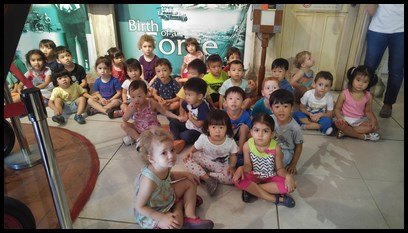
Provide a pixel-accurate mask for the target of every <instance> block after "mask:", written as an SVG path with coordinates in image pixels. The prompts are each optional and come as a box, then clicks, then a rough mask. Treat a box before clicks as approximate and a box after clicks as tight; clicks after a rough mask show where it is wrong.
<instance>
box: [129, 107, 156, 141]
mask: <svg viewBox="0 0 408 233" xmlns="http://www.w3.org/2000/svg"><path fill="white" fill-rule="evenodd" d="M133 119H134V124H135V128H136V131H137V132H138V133H139V134H140V133H143V132H144V131H146V130H148V129H150V128H151V127H153V126H160V122H159V120H158V119H157V113H156V112H154V111H153V110H152V106H151V100H148V103H147V104H146V106H145V107H144V108H142V109H140V110H139V111H136V112H135V113H134V114H133Z"/></svg>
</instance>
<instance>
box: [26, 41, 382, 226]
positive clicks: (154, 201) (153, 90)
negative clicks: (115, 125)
mask: <svg viewBox="0 0 408 233" xmlns="http://www.w3.org/2000/svg"><path fill="white" fill-rule="evenodd" d="M51 42H52V41H51ZM51 42H50V41H49V40H42V41H41V42H40V49H41V50H31V51H29V52H28V53H27V54H26V60H27V65H28V68H29V69H28V71H27V72H26V74H25V76H26V77H27V78H28V79H30V80H31V81H32V82H33V83H34V85H35V86H37V87H38V88H40V89H41V92H42V94H43V97H44V98H45V99H47V100H48V101H47V102H48V105H49V107H50V108H51V109H52V110H53V111H54V114H55V115H54V116H53V117H52V120H53V121H55V122H58V123H59V124H64V123H65V118H64V117H63V113H64V112H65V113H71V112H75V116H74V120H75V121H77V122H78V123H80V124H84V123H85V119H84V117H83V115H82V114H83V113H84V112H85V109H86V104H88V105H89V106H90V107H89V108H88V110H87V111H86V112H87V115H88V116H92V115H94V114H96V113H104V114H106V115H107V116H108V117H109V118H116V117H122V120H123V122H122V124H121V128H122V130H123V131H124V132H125V133H126V136H125V137H124V138H123V142H124V144H125V145H132V144H136V148H137V153H138V154H139V155H140V156H141V157H142V158H143V161H144V162H145V163H146V167H144V168H143V170H142V172H141V173H140V175H139V176H138V177H137V179H136V183H135V203H134V213H135V216H136V220H137V222H138V223H139V224H140V225H141V226H142V227H143V228H181V227H183V228H212V227H213V226H214V223H213V222H212V221H211V220H204V219H200V218H199V217H197V215H196V214H195V208H196V207H198V206H199V205H201V204H202V202H203V200H202V198H201V197H199V196H197V195H196V191H197V185H198V184H199V183H200V181H202V182H203V183H204V184H205V186H206V188H207V191H208V192H209V194H210V195H213V194H214V193H215V192H216V190H217V187H218V184H219V183H221V184H228V185H235V187H237V188H238V189H240V190H242V200H243V201H244V202H251V200H254V199H255V198H256V197H259V198H262V199H265V200H268V201H271V202H273V203H275V204H281V205H284V206H286V207H289V208H292V207H294V206H295V201H294V200H293V198H292V197H291V196H289V195H288V193H291V192H293V191H294V190H295V189H296V182H295V180H294V178H293V175H295V174H297V168H296V165H297V162H298V161H299V158H300V155H301V152H302V146H303V135H302V129H317V130H320V131H321V132H322V133H323V134H325V135H332V134H333V133H334V132H336V133H337V137H338V138H341V137H343V136H345V135H347V136H351V137H355V138H360V139H363V140H371V141H376V140H378V139H379V134H378V133H377V131H378V129H379V126H378V121H377V119H376V117H375V115H374V114H373V112H372V109H371V105H372V96H371V94H370V92H369V88H370V87H372V86H373V85H375V83H374V80H376V79H375V78H374V76H375V74H374V72H373V71H372V70H370V69H369V68H368V67H366V66H358V67H352V68H350V69H349V70H348V72H347V78H348V81H349V82H348V88H347V89H345V90H343V91H342V92H341V93H340V95H339V97H338V99H337V101H334V99H333V96H332V95H331V94H330V89H331V86H332V84H333V76H332V74H331V73H330V72H327V71H320V72H318V73H317V74H316V75H314V73H313V70H312V69H311V68H312V67H313V65H314V59H313V57H312V56H311V53H310V52H308V51H302V52H300V53H298V54H297V55H296V57H295V65H296V68H297V70H296V71H295V72H294V75H293V76H292V77H290V78H288V76H289V62H288V61H287V60H286V59H283V58H278V59H275V60H274V61H273V62H272V65H271V71H272V76H271V77H267V78H265V79H264V80H263V82H262V83H261V84H260V85H261V88H262V89H261V90H262V91H261V93H262V98H260V99H259V100H257V99H256V96H254V93H255V92H256V89H257V85H256V84H255V83H254V82H253V81H252V80H247V79H246V78H245V77H244V65H243V63H242V61H241V54H240V51H239V50H238V49H237V48H234V47H232V48H230V49H229V50H228V53H227V60H228V64H227V66H225V67H223V64H222V59H221V57H220V56H219V55H218V54H212V55H210V56H209V57H208V58H207V59H206V61H205V62H204V56H203V53H202V51H201V50H200V47H199V43H198V42H197V40H196V39H195V38H188V39H187V40H186V43H185V49H186V51H187V53H188V54H187V55H186V56H185V57H184V59H183V64H182V67H181V70H180V77H177V78H175V77H173V76H172V71H173V69H172V65H171V63H170V62H169V61H168V60H167V59H165V58H159V57H157V56H156V55H155V54H154V52H153V51H154V48H155V41H154V39H153V37H152V36H149V35H143V36H142V37H141V38H140V40H139V43H138V47H139V49H140V50H141V51H142V53H143V55H142V56H141V57H140V58H139V60H137V59H135V58H130V59H127V60H125V59H124V54H123V53H122V52H121V51H120V50H119V49H117V48H111V49H109V50H108V52H107V55H106V56H101V57H98V58H97V59H96V62H95V66H94V68H95V71H96V73H97V74H98V78H97V79H96V80H95V83H94V85H93V90H94V93H93V94H90V93H89V87H88V83H87V82H86V73H85V70H84V68H83V67H81V66H80V65H78V64H76V63H73V62H72V55H71V52H70V51H69V50H68V49H67V48H65V47H63V46H59V47H56V46H55V44H54V43H53V42H52V43H51ZM54 54H55V55H54ZM288 79H289V80H290V81H289V80H288ZM22 88H23V85H19V86H18V91H21V89H22ZM255 101H256V103H255V104H253V103H254V102H255ZM296 102H300V104H299V110H298V111H295V112H293V111H294V104H295V103H296ZM252 106H253V107H252ZM251 107H252V108H251ZM158 112H159V113H161V114H163V115H165V116H166V117H167V118H168V119H169V128H170V132H168V131H169V130H165V129H163V128H162V127H161V125H160V122H159V121H158V119H157V113H158ZM129 121H133V122H132V123H131V122H129ZM333 122H334V124H333ZM335 129H336V130H335ZM186 144H190V145H191V144H192V146H191V149H190V151H189V152H188V153H187V154H186V156H185V157H184V158H183V164H184V165H185V167H186V169H187V170H188V172H174V171H171V168H172V167H173V166H174V165H175V163H176V159H177V154H178V153H180V152H181V150H183V148H184V147H185V145H186Z"/></svg>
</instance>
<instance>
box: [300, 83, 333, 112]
mask: <svg viewBox="0 0 408 233" xmlns="http://www.w3.org/2000/svg"><path fill="white" fill-rule="evenodd" d="M300 102H301V103H302V104H303V105H305V106H306V109H307V111H308V112H311V113H317V112H321V111H322V110H323V111H322V112H326V111H333V96H332V95H331V93H330V92H327V93H326V94H325V95H324V96H323V97H322V98H321V99H317V98H316V96H315V89H311V90H308V91H306V92H305V94H304V95H303V96H302V98H301V99H300Z"/></svg>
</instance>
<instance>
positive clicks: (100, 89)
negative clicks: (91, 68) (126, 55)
mask: <svg viewBox="0 0 408 233" xmlns="http://www.w3.org/2000/svg"><path fill="white" fill-rule="evenodd" d="M95 70H96V73H98V74H99V75H100V76H99V77H98V78H97V79H96V80H95V83H94V91H95V92H94V93H93V96H96V97H97V98H89V99H88V104H89V105H90V108H88V110H87V112H86V113H87V114H88V116H92V115H95V114H96V113H98V112H101V113H104V114H106V115H108V117H109V118H110V119H113V118H114V115H113V113H114V111H115V108H119V106H120V104H121V101H120V96H121V89H122V88H121V87H120V84H119V81H118V79H117V78H114V77H113V76H112V74H111V70H112V61H111V59H110V58H109V56H103V57H98V59H96V61H95Z"/></svg>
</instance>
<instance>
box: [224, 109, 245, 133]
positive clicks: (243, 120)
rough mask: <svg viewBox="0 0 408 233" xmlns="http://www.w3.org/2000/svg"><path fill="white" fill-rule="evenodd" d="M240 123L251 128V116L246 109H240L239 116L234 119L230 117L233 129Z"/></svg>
mask: <svg viewBox="0 0 408 233" xmlns="http://www.w3.org/2000/svg"><path fill="white" fill-rule="evenodd" d="M224 111H226V110H224ZM230 119H231V118H230ZM242 124H246V125H247V126H248V128H251V116H250V115H249V113H248V112H247V111H246V110H242V114H241V116H239V117H238V118H237V119H235V120H233V119H231V125H232V129H233V130H234V129H236V128H239V127H240V126H241V125H242Z"/></svg>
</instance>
